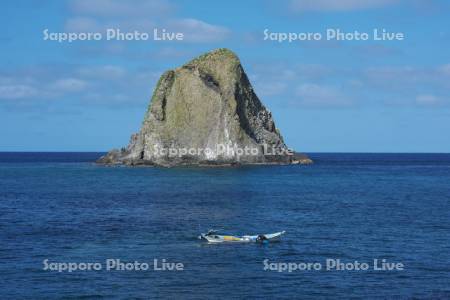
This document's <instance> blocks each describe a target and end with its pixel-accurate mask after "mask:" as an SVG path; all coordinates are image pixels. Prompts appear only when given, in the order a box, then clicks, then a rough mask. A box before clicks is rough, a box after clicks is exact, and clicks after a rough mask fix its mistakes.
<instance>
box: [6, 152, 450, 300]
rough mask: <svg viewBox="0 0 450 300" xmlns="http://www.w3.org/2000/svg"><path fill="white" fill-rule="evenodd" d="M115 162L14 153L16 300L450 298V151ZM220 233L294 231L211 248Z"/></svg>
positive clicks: (9, 256) (9, 199)
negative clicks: (276, 162) (199, 162)
mask: <svg viewBox="0 0 450 300" xmlns="http://www.w3.org/2000/svg"><path fill="white" fill-rule="evenodd" d="M102 154H103V153H31V152H27V153H17V152H15V153H6V152H3V153H0V297H1V298H2V299H60V298H64V299H78V298H83V299H99V298H105V299H128V298H133V299H155V298H156V299H314V298H318V299H349V298H363V299H380V298H381V299H386V298H388V299H394V298H395V299H411V298H416V299H450V154H379V153H378V154H369V153H364V154H363V153H309V154H308V155H309V156H310V157H311V158H312V159H313V160H314V164H312V165H291V166H247V167H228V168H187V167H184V168H155V167H105V166H99V165H96V164H95V163H94V161H95V160H96V159H97V158H98V157H99V156H101V155H102ZM209 229H215V230H220V231H219V232H218V234H221V233H222V234H231V235H252V234H265V233H273V232H279V231H286V233H285V234H284V235H283V237H282V239H281V241H279V242H273V243H223V244H208V243H205V242H204V241H202V240H199V239H198V236H199V234H200V233H202V232H203V233H204V232H206V231H208V230H209ZM374 264H375V265H374Z"/></svg>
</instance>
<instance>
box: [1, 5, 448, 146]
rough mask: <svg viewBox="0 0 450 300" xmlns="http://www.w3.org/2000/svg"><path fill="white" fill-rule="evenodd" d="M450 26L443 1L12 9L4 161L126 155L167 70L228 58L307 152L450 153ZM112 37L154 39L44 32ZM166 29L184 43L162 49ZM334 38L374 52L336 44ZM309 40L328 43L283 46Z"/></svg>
mask: <svg viewBox="0 0 450 300" xmlns="http://www.w3.org/2000/svg"><path fill="white" fill-rule="evenodd" d="M449 13H450V3H449V2H448V1H438V0H428V1H425V0H410V1H405V0H342V1H332V0H287V1H264V0H262V1H256V0H250V1H242V0H240V1H233V0H230V1H220V2H219V1H204V0H200V1H174V0H173V1H172V0H153V1H145V0H131V1H120V0H68V1H56V0H55V1H48V0H47V1H45V0H44V1H31V0H30V1H21V0H19V1H2V2H1V3H0V15H1V17H0V25H1V28H2V30H1V31H0V44H1V47H0V136H1V139H0V151H108V150H110V149H112V148H120V147H122V146H125V145H126V144H127V143H128V140H129V137H130V135H131V133H134V132H137V131H138V130H139V127H140V125H141V122H142V120H143V117H144V113H145V111H146V109H147V106H148V104H149V101H150V98H151V95H152V92H153V88H154V86H155V84H156V82H157V80H158V78H159V76H160V75H161V74H162V73H163V72H164V71H165V70H168V69H173V68H176V67H177V66H180V65H182V64H184V63H185V62H187V61H189V60H191V59H192V58H194V57H196V56H198V55H200V54H202V53H204V52H207V51H210V50H212V49H216V48H222V47H226V48H229V49H231V50H232V51H234V52H235V53H236V54H237V55H238V56H239V58H240V60H241V63H242V65H243V67H244V69H245V71H246V73H247V75H248V76H249V78H250V81H251V83H252V85H253V87H254V89H255V92H256V94H257V95H258V97H259V98H260V100H261V101H262V102H263V103H264V104H265V105H266V107H267V108H268V109H269V110H270V111H271V112H272V114H273V116H274V119H275V123H276V125H277V127H278V128H279V129H280V130H281V133H282V135H283V137H284V140H285V142H286V143H287V145H288V146H290V147H291V148H293V149H295V150H296V151H301V152H306V153H308V152H450V138H449V136H450V134H449V133H450V56H449V49H450V18H448V16H449ZM108 28H112V29H119V30H121V31H122V32H134V31H139V32H141V33H142V32H146V33H149V34H150V39H149V40H146V41H142V40H141V41H137V40H131V41H116V40H109V41H107V40H106V39H105V38H103V39H101V40H98V41H95V40H90V41H80V40H78V41H72V42H68V41H62V42H58V41H55V40H45V39H44V33H43V32H44V30H46V29H48V32H50V33H75V34H79V33H83V32H84V33H85V32H100V33H102V34H103V37H104V36H106V34H105V30H106V29H108ZM155 28H156V29H157V30H159V31H162V29H165V30H166V31H167V32H179V33H183V40H182V41H173V40H172V41H155V40H153V30H154V29H155ZM328 29H332V30H334V29H339V30H340V31H341V32H343V33H349V35H348V36H351V33H354V32H355V31H357V32H359V33H363V32H366V33H368V34H369V39H368V40H348V39H344V40H339V41H337V40H334V39H332V40H327V39H326V37H325V33H326V31H327V30H328ZM374 29H378V30H379V31H381V30H383V29H384V30H386V31H387V32H390V33H402V34H403V35H404V39H403V40H384V41H379V40H373V38H372V37H373V36H372V33H373V30H374ZM265 30H267V31H266V32H267V33H273V34H272V35H271V36H272V38H269V39H264V38H265V34H264V31H265ZM308 32H309V33H321V34H322V37H323V38H322V39H321V40H318V41H315V40H312V41H304V40H303V41H299V40H294V41H291V42H288V41H281V42H280V41H278V40H276V39H275V38H273V37H276V33H286V34H288V33H296V34H298V33H308Z"/></svg>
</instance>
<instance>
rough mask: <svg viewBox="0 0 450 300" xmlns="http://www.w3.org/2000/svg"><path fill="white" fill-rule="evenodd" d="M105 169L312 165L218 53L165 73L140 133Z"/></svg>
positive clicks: (236, 65) (105, 160)
mask: <svg viewBox="0 0 450 300" xmlns="http://www.w3.org/2000/svg"><path fill="white" fill-rule="evenodd" d="M98 163H101V164H127V165H158V166H177V165H234V164H295V163H311V160H310V159H309V158H308V157H306V156H305V155H299V154H295V153H293V152H291V151H290V150H289V149H288V147H287V146H286V144H285V143H284V141H283V138H282V136H281V134H280V132H279V130H278V129H277V128H276V126H275V123H274V121H273V118H272V114H271V113H270V111H268V110H267V109H266V108H265V107H264V105H263V104H262V103H261V101H260V100H259V99H258V97H257V96H256V94H255V92H254V91H253V88H252V86H251V84H250V82H249V80H248V78H247V75H246V74H245V72H244V70H243V68H242V66H241V64H240V61H239V59H238V57H237V56H236V55H235V54H234V53H233V52H231V51H230V50H228V49H217V50H214V51H211V52H208V53H206V54H204V55H201V56H199V57H197V58H195V59H193V60H192V61H190V62H188V63H187V64H185V65H183V66H181V67H179V68H177V69H175V70H169V71H167V72H165V73H164V74H163V75H162V76H161V78H160V79H159V81H158V84H157V85H156V88H155V90H154V93H153V96H152V99H151V103H150V105H149V108H148V110H147V113H146V115H145V118H144V121H143V123H142V127H141V129H140V131H139V132H138V133H136V134H133V135H132V136H131V139H130V143H129V145H128V147H126V148H122V149H121V150H112V151H110V152H109V153H108V154H106V155H105V156H102V157H101V158H100V159H99V160H98Z"/></svg>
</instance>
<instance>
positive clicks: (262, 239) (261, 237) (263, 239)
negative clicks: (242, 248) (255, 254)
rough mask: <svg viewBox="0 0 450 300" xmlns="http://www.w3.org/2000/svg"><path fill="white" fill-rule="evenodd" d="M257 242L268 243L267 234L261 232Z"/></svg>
mask: <svg viewBox="0 0 450 300" xmlns="http://www.w3.org/2000/svg"><path fill="white" fill-rule="evenodd" d="M256 242H258V243H268V242H269V240H268V239H267V238H266V236H265V235H263V234H260V235H258V236H257V237H256Z"/></svg>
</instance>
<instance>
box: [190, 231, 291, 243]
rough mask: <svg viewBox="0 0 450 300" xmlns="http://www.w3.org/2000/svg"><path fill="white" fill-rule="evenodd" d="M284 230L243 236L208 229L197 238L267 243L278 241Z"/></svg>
mask: <svg viewBox="0 0 450 300" xmlns="http://www.w3.org/2000/svg"><path fill="white" fill-rule="evenodd" d="M285 232H286V231H280V232H275V233H268V234H258V235H243V236H234V235H220V234H217V233H218V230H212V229H211V230H208V232H207V233H201V234H200V235H199V237H198V238H199V239H201V240H206V241H207V242H208V243H224V242H231V243H252V242H253V243H267V242H274V241H278V240H279V239H280V237H281V236H282V235H283V234H285Z"/></svg>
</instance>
